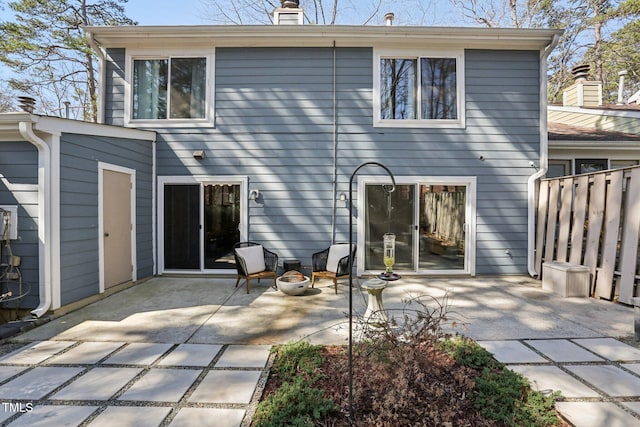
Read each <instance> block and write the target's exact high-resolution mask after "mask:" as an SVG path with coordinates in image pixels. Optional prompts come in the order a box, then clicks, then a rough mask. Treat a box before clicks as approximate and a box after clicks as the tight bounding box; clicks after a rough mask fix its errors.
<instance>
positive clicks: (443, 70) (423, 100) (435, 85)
mask: <svg viewBox="0 0 640 427" xmlns="http://www.w3.org/2000/svg"><path fill="white" fill-rule="evenodd" d="M374 58H375V64H374V74H375V76H374V79H375V80H374V94H375V95H374V96H375V98H374V108H375V111H374V125H375V126H390V127H463V126H464V107H463V99H464V93H463V87H464V76H463V70H464V66H463V64H462V62H463V55H462V52H459V53H457V54H456V53H454V54H451V53H442V52H415V51H401V52H398V51H378V52H376V55H374Z"/></svg>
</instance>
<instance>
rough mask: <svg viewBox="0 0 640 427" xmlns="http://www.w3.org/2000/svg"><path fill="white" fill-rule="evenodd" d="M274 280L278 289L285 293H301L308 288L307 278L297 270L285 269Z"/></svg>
mask: <svg viewBox="0 0 640 427" xmlns="http://www.w3.org/2000/svg"><path fill="white" fill-rule="evenodd" d="M276 282H277V284H278V289H280V290H281V291H282V292H284V293H285V294H287V295H302V294H304V293H305V292H306V290H307V289H309V278H308V277H307V276H305V275H303V274H302V273H300V272H299V271H287V272H286V273H284V274H283V275H282V276H280V277H278V279H277V280H276Z"/></svg>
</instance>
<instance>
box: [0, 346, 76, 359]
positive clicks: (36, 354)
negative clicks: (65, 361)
mask: <svg viewBox="0 0 640 427" xmlns="http://www.w3.org/2000/svg"><path fill="white" fill-rule="evenodd" d="M74 344H75V343H74V342H73V341H42V342H34V343H32V344H29V345H27V346H25V347H23V348H19V349H18V350H16V351H14V352H11V353H9V354H7V355H5V356H3V357H2V358H0V364H12V363H19V364H31V363H40V362H42V361H44V360H46V359H48V358H50V357H51V356H53V355H54V354H56V353H58V352H60V351H62V350H64V349H65V348H67V347H70V346H72V345H74Z"/></svg>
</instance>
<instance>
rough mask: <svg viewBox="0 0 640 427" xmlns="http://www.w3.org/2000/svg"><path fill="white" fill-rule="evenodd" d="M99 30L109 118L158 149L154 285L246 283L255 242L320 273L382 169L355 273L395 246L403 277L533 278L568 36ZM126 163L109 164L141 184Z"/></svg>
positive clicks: (360, 226) (348, 29)
mask: <svg viewBox="0 0 640 427" xmlns="http://www.w3.org/2000/svg"><path fill="white" fill-rule="evenodd" d="M278 13H279V18H280V19H282V16H284V15H286V14H294V15H295V14H298V13H302V12H301V11H299V10H298V9H291V10H284V11H283V10H282V9H280V10H279V11H278ZM283 21H284V20H283ZM292 21H293V22H297V20H296V19H293V20H292ZM86 32H87V35H88V37H89V39H90V41H91V43H92V44H93V45H94V47H95V49H96V51H97V52H98V53H99V54H100V55H101V57H102V70H103V73H102V82H101V94H102V96H101V98H100V100H99V107H100V109H101V121H102V122H104V123H105V124H107V125H111V126H110V127H108V128H109V129H111V128H112V127H114V126H115V127H123V128H125V130H123V132H125V131H126V129H127V128H138V129H147V130H153V131H155V133H156V135H157V136H156V143H155V149H156V151H155V153H154V154H153V158H154V159H155V170H154V174H155V184H156V188H157V192H156V195H157V197H156V199H155V201H156V205H155V207H156V212H157V215H156V216H155V218H154V220H155V223H154V225H155V230H156V233H155V234H154V239H155V246H156V247H157V254H156V255H155V262H156V271H155V272H156V273H158V274H168V273H177V274H228V273H231V272H235V267H234V265H233V257H232V256H230V255H231V253H232V246H233V244H234V243H235V242H237V241H245V240H251V241H257V242H260V243H262V244H264V245H265V247H267V248H269V249H270V250H273V251H275V252H276V253H278V255H279V256H280V263H281V264H282V261H283V260H285V259H291V258H293V259H299V260H300V261H301V262H302V265H303V266H308V265H310V259H311V254H312V253H314V252H316V251H319V250H322V249H324V248H326V247H328V245H329V244H330V243H332V242H334V241H335V242H344V241H348V239H349V235H348V232H349V212H350V209H349V204H348V200H346V199H347V195H348V194H349V180H350V177H351V175H352V174H353V172H354V170H355V169H356V168H357V167H358V166H359V165H360V164H362V163H364V162H369V161H376V162H381V163H383V164H384V165H385V166H386V167H388V168H389V169H390V170H391V171H392V173H393V174H394V176H395V180H396V183H397V188H396V191H395V192H393V193H391V196H390V199H388V198H387V196H386V193H385V192H384V191H383V189H382V187H381V184H387V183H389V182H390V179H389V177H388V175H387V174H386V173H385V172H384V171H383V170H382V168H379V167H375V166H368V167H364V168H362V169H361V170H360V171H359V173H358V174H357V176H356V177H354V188H353V195H354V196H353V207H352V209H351V212H352V213H353V215H354V224H355V226H354V230H353V231H354V233H355V234H354V241H357V244H358V252H357V261H356V264H357V274H359V275H366V274H373V273H378V272H379V271H381V269H382V268H384V266H383V263H382V235H383V234H384V233H386V232H387V231H391V232H393V233H395V234H396V236H397V243H396V263H395V265H394V271H397V272H399V273H401V274H403V275H411V274H415V275H419V274H447V275H453V274H456V275H506V274H526V273H527V272H528V271H530V266H531V264H532V260H531V253H532V252H533V233H532V230H533V214H534V207H535V200H534V193H535V191H534V190H535V185H534V183H535V180H536V179H537V178H539V177H540V176H541V175H542V173H541V172H539V171H538V169H537V168H534V167H532V166H531V165H540V163H541V162H542V161H544V159H545V156H544V155H543V153H544V154H546V151H547V127H546V57H547V55H548V54H549V52H550V51H551V50H552V49H553V47H554V46H555V42H556V41H557V37H558V35H559V32H558V31H555V30H523V29H495V28H436V27H390V26H385V27H374V26H321V25H308V26H306V25H273V26H174V27H169V26H160V27H144V26H129V27H88V28H86ZM131 131H132V132H136V131H133V130H131ZM150 146H151V144H149V147H150ZM149 149H151V148H149ZM128 161H130V159H128V158H123V159H122V162H118V161H108V162H109V163H113V164H116V165H121V166H124V167H129V168H133V169H135V167H134V166H127V164H128ZM96 167H97V166H96ZM1 171H2V169H1V167H0V173H1ZM0 189H1V187H0ZM88 203H89V204H91V203H94V204H97V200H96V198H92V199H91V200H90V201H88ZM92 210H93V212H94V213H95V212H97V211H98V208H97V205H96V206H92ZM143 222H144V224H145V226H148V227H151V224H150V223H148V222H146V221H143ZM93 232H94V233H95V234H96V235H97V234H98V230H97V229H95V230H93ZM138 233H139V232H138ZM151 246H152V245H150V244H149V245H145V247H144V249H145V250H146V251H148V253H147V255H148V256H149V257H151V256H154V255H152V247H151ZM140 250H141V248H140V244H138V253H140ZM145 265H146V264H145ZM145 273H146V274H151V272H150V271H145ZM141 276H142V274H140V272H139V274H138V278H141Z"/></svg>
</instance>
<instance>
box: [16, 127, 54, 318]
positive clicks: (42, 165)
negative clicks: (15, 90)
mask: <svg viewBox="0 0 640 427" xmlns="http://www.w3.org/2000/svg"><path fill="white" fill-rule="evenodd" d="M18 130H19V131H20V135H21V136H22V137H23V138H24V139H25V140H27V141H29V142H30V143H31V144H33V145H35V146H36V148H37V149H38V241H39V244H38V253H39V258H40V260H41V261H40V263H39V265H40V280H39V286H38V296H39V298H40V302H39V304H38V307H36V308H35V309H34V310H33V311H32V312H31V314H33V315H34V316H36V317H41V316H42V315H43V314H45V313H46V312H47V310H49V308H50V307H51V301H52V295H51V294H52V292H51V289H52V283H51V280H52V248H51V232H52V227H51V147H49V144H47V143H46V141H44V140H43V139H41V138H40V137H38V136H37V135H36V134H35V133H34V132H33V122H32V121H23V122H19V124H18Z"/></svg>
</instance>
